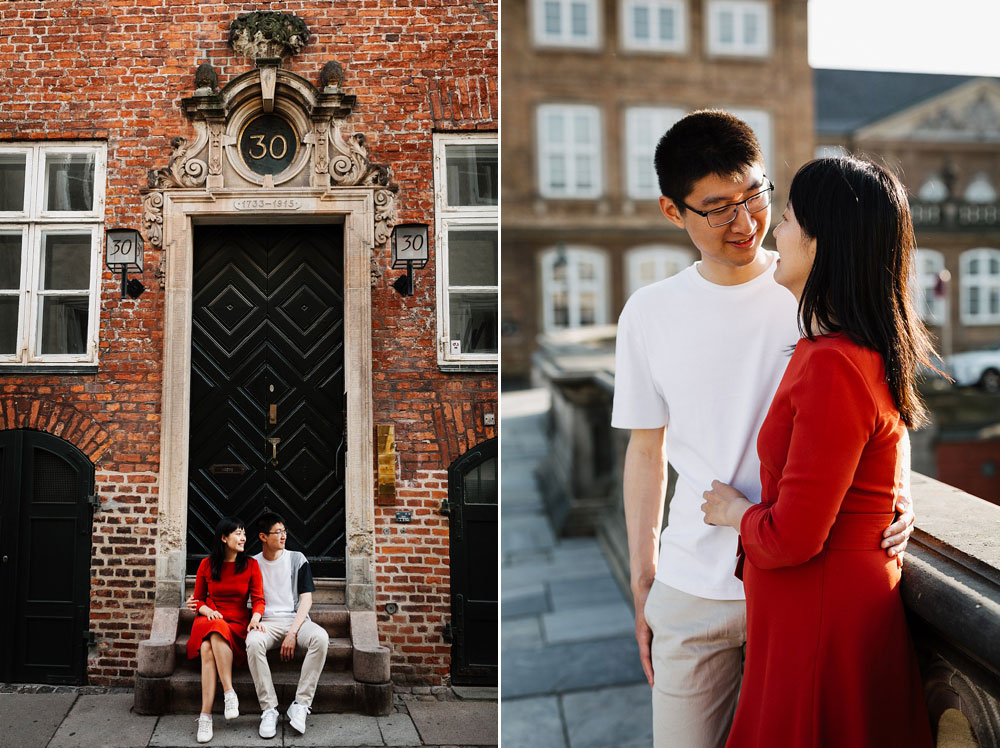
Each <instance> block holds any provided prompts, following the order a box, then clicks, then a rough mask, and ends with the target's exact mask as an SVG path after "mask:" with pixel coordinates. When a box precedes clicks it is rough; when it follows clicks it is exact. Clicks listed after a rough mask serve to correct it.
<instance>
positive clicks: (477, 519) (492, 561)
mask: <svg viewBox="0 0 1000 748" xmlns="http://www.w3.org/2000/svg"><path fill="white" fill-rule="evenodd" d="M448 500H449V503H450V505H451V516H450V518H449V524H450V526H451V532H450V536H451V537H450V540H451V622H452V635H453V637H454V638H453V640H452V648H451V680H452V682H453V683H457V684H460V685H496V682H497V671H498V667H497V666H498V662H497V652H498V647H497V644H498V642H497V624H498V611H499V607H498V605H497V600H498V596H497V551H498V546H497V531H498V527H499V526H498V524H497V519H498V517H497V442H496V439H489V440H487V441H485V442H483V443H482V444H479V445H478V446H476V447H474V448H472V449H470V450H469V451H468V452H466V453H465V454H463V455H462V456H461V457H459V458H458V459H457V460H455V462H453V463H452V464H451V466H450V467H449V468H448Z"/></svg>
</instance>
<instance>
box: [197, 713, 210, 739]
mask: <svg viewBox="0 0 1000 748" xmlns="http://www.w3.org/2000/svg"><path fill="white" fill-rule="evenodd" d="M211 739H212V718H211V717H210V716H208V715H207V714H199V715H198V742H199V743H207V742H208V741H209V740H211Z"/></svg>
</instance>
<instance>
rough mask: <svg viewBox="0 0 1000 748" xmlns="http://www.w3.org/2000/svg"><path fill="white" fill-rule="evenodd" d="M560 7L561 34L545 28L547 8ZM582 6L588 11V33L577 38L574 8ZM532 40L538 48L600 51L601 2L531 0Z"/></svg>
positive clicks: (590, 0)
mask: <svg viewBox="0 0 1000 748" xmlns="http://www.w3.org/2000/svg"><path fill="white" fill-rule="evenodd" d="M547 3H557V4H558V5H559V32H558V33H551V32H549V31H548V30H547V29H546V28H545V6H546V4H547ZM574 5H582V6H584V7H585V8H586V9H587V33H586V34H585V35H583V36H575V35H574V34H573V32H572V7H573V6H574ZM531 25H532V35H531V38H532V39H533V40H534V42H535V46H537V47H570V48H575V49H599V48H600V46H601V32H602V29H601V0H531Z"/></svg>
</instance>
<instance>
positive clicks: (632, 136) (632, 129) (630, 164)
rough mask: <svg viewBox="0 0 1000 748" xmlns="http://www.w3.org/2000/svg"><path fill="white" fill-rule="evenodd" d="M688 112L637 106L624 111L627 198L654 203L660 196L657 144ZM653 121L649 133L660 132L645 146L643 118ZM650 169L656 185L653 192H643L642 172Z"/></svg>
mask: <svg viewBox="0 0 1000 748" xmlns="http://www.w3.org/2000/svg"><path fill="white" fill-rule="evenodd" d="M686 113H687V112H686V111H685V110H684V109H681V108H678V107H647V106H636V107H629V108H627V109H626V110H625V194H626V195H628V197H630V198H631V199H633V200H655V199H657V198H658V197H659V196H660V187H659V184H658V183H657V180H656V169H655V167H654V166H653V156H654V154H655V153H656V144H657V143H659V140H660V138H661V137H663V134H664V133H665V132H666V131H667V130H668V129H669V128H670V127H672V126H673V125H674V123H676V122H677V120H679V119H681V117H683V116H684V115H685V114H686ZM642 117H649V118H650V119H651V120H653V124H652V126H651V128H650V129H652V130H654V131H659V134H658V135H657V136H656V137H655V139H654V140H653V141H652V142H651V143H649V144H645V143H642V142H641V140H642V139H641V138H640V137H639V130H640V129H642V123H641V121H640V120H641V118H642ZM640 169H648V170H649V171H648V172H647V173H650V174H652V176H653V184H652V187H651V188H650V189H644V186H643V185H642V184H641V183H640V182H641V176H642V172H641V171H640Z"/></svg>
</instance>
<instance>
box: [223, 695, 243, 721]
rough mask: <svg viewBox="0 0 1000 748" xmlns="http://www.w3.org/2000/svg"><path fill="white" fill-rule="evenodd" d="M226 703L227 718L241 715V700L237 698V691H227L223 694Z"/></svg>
mask: <svg viewBox="0 0 1000 748" xmlns="http://www.w3.org/2000/svg"><path fill="white" fill-rule="evenodd" d="M222 699H223V702H224V703H225V705H226V711H225V717H226V719H236V718H237V717H239V716H240V700H239V699H237V698H236V691H227V692H226V693H224V694H223V695H222Z"/></svg>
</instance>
